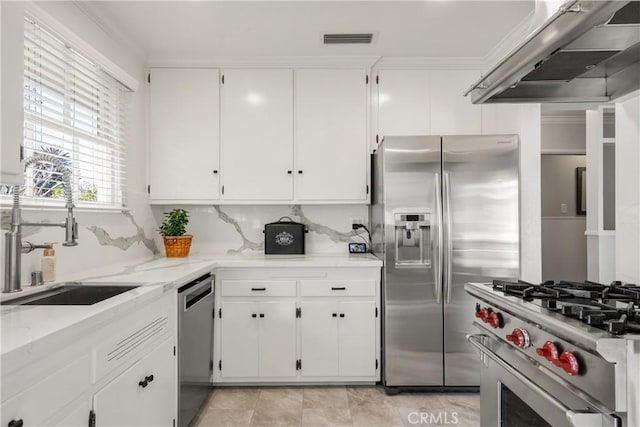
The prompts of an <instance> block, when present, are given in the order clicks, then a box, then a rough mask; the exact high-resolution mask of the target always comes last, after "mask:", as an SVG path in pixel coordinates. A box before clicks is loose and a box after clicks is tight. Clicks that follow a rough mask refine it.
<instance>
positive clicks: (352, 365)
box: [338, 301, 376, 377]
mask: <svg viewBox="0 0 640 427" xmlns="http://www.w3.org/2000/svg"><path fill="white" fill-rule="evenodd" d="M375 310H376V304H375V302H373V301H371V302H366V301H365V302H363V301H353V302H342V303H340V306H339V313H340V314H339V316H340V317H339V325H338V340H339V364H340V376H345V377H357V376H358V377H359V376H362V377H368V376H374V375H375V374H376V317H375ZM342 315H344V317H342Z"/></svg>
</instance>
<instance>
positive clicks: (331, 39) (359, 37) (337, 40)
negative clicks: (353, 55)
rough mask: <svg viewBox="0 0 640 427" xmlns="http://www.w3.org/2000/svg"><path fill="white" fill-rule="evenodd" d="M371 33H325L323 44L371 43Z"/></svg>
mask: <svg viewBox="0 0 640 427" xmlns="http://www.w3.org/2000/svg"><path fill="white" fill-rule="evenodd" d="M372 40H373V34H371V33H368V34H365V33H362V34H325V35H324V44H371V41H372Z"/></svg>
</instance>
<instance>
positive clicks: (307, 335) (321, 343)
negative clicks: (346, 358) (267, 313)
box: [300, 302, 339, 377]
mask: <svg viewBox="0 0 640 427" xmlns="http://www.w3.org/2000/svg"><path fill="white" fill-rule="evenodd" d="M300 307H301V309H302V315H301V318H300V335H301V343H300V347H301V350H302V354H301V359H302V376H304V377H335V376H338V319H339V317H338V307H339V305H338V304H337V303H335V302H303V303H302V304H301V306H300Z"/></svg>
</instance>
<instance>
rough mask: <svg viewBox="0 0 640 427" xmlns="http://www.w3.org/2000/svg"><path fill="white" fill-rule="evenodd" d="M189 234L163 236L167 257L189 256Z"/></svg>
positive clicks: (191, 237) (190, 236) (190, 237)
mask: <svg viewBox="0 0 640 427" xmlns="http://www.w3.org/2000/svg"><path fill="white" fill-rule="evenodd" d="M191 239H193V236H192V235H191V234H185V235H184V236H164V251H165V253H166V254H167V257H168V258H184V257H188V256H189V249H191Z"/></svg>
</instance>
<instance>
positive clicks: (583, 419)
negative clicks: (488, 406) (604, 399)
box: [467, 334, 622, 427]
mask: <svg viewBox="0 0 640 427" xmlns="http://www.w3.org/2000/svg"><path fill="white" fill-rule="evenodd" d="M486 338H487V336H486V335H483V334H475V335H467V341H469V343H470V344H471V345H473V346H474V347H475V348H477V349H478V350H480V352H481V353H482V354H484V355H485V356H487V357H488V358H489V359H491V360H493V361H494V362H495V363H496V364H497V365H499V366H500V367H501V368H503V369H504V370H505V371H507V372H508V373H509V374H511V375H513V376H514V377H516V378H517V379H518V381H520V382H522V383H523V384H525V385H526V386H527V387H528V388H529V389H530V390H533V391H534V392H535V393H536V394H538V396H540V397H542V398H543V399H544V400H545V401H547V402H548V403H549V404H551V405H553V406H555V407H556V408H557V409H559V410H560V411H562V412H563V413H564V414H565V416H566V417H567V421H569V424H571V425H572V426H575V427H592V426H593V427H596V426H597V427H602V426H611V427H621V426H622V424H621V421H620V419H619V418H618V417H615V416H612V415H609V414H603V413H601V412H581V411H574V410H572V409H570V408H569V407H567V406H566V405H565V404H564V403H562V402H560V401H559V400H558V399H556V398H555V397H553V396H552V395H551V394H549V393H548V392H547V391H546V390H544V389H543V388H542V387H540V386H539V385H538V384H536V383H534V382H533V381H531V380H530V379H529V378H527V377H525V376H524V375H522V374H521V373H520V372H518V371H517V370H516V369H515V368H514V367H513V366H511V365H510V364H509V363H507V362H506V361H505V360H504V359H502V358H501V357H500V356H498V355H497V354H496V353H494V352H493V351H492V350H491V349H490V348H489V347H487V346H486V345H484V344H483V343H482V340H483V339H486Z"/></svg>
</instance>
